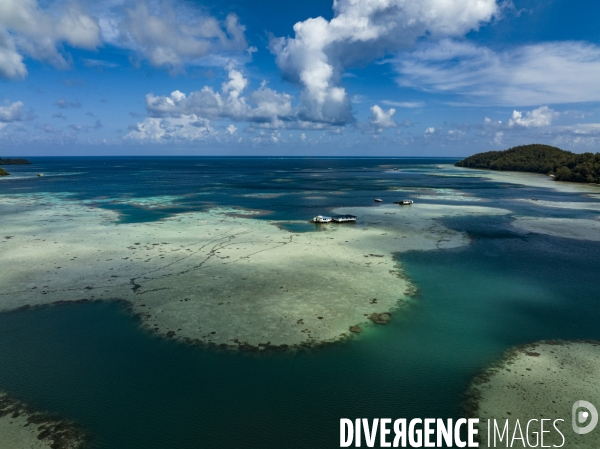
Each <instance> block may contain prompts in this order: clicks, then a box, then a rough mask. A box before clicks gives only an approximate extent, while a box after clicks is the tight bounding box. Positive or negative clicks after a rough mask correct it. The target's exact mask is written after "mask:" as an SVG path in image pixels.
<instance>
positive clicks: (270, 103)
mask: <svg viewBox="0 0 600 449" xmlns="http://www.w3.org/2000/svg"><path fill="white" fill-rule="evenodd" d="M247 86H248V80H247V79H246V78H244V76H243V75H242V73H241V72H239V71H238V70H235V69H231V70H229V80H228V81H226V82H224V83H223V84H222V85H221V91H220V92H215V91H214V90H213V89H212V88H211V87H208V86H205V87H203V88H202V89H201V90H198V91H194V92H192V93H190V94H189V95H186V94H184V93H182V92H180V91H178V90H176V91H174V92H172V93H171V95H169V96H155V95H153V94H148V95H146V109H147V111H148V115H149V116H150V117H155V118H157V117H182V116H184V115H192V114H193V115H197V116H198V117H202V118H207V119H222V118H228V119H231V120H235V121H245V122H251V123H254V124H257V125H259V126H263V127H272V128H280V127H284V126H285V123H284V122H285V121H293V120H295V111H294V110H293V108H292V97H291V96H290V95H288V94H285V93H278V92H276V91H274V90H272V89H270V88H268V87H267V86H266V83H264V82H263V83H262V84H261V87H260V88H259V89H257V90H254V91H252V92H251V93H250V94H249V95H248V96H244V95H243V92H244V91H245V89H246V87H247Z"/></svg>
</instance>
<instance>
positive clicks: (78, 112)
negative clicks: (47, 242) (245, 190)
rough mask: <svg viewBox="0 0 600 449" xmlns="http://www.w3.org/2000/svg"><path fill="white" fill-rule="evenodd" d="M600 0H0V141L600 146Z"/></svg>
mask: <svg viewBox="0 0 600 449" xmlns="http://www.w3.org/2000/svg"><path fill="white" fill-rule="evenodd" d="M599 17H600V2H598V1H597V0H579V1H577V2H568V1H565V0H543V1H542V0H512V1H499V0H337V1H336V2H335V3H332V2H331V1H321V0H318V1H316V0H308V1H302V2H280V1H271V0H269V1H258V0H257V1H252V2H250V1H242V0H234V1H225V0H206V1H180V0H171V1H167V0H157V1H146V2H144V1H135V0H108V1H98V2H88V1H86V0H70V1H44V0H0V156H8V155H115V154H122V155H130V154H140V155H141V154H161V155H170V154H172V155H194V154H197V155H290V156H299V155H317V156H318V155H321V156H329V155H332V156H341V155H349V156H434V155H435V156H465V155H469V154H473V153H476V152H480V151H488V150H493V149H505V148H509V147H511V146H515V145H519V144H525V143H532V142H537V143H547V144H552V145H556V146H559V147H561V148H564V149H568V150H572V151H575V152H584V151H593V152H597V151H599V150H598V148H599V145H598V144H599V143H600V81H599V80H600V33H599V32H598V25H597V24H598V18H599Z"/></svg>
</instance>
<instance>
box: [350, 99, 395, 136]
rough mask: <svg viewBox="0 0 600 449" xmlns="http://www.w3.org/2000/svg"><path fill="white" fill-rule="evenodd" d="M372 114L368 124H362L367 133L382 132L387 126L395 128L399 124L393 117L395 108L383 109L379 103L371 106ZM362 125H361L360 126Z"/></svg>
mask: <svg viewBox="0 0 600 449" xmlns="http://www.w3.org/2000/svg"><path fill="white" fill-rule="evenodd" d="M370 111H371V116H370V117H369V121H368V122H367V123H366V125H362V131H363V132H365V133H367V134H373V133H375V134H380V133H382V132H383V131H384V130H385V129H387V128H393V127H395V126H397V124H396V122H395V121H394V119H393V118H392V117H393V115H394V114H395V113H396V110H395V109H394V108H390V109H388V110H387V111H385V110H383V109H382V108H381V107H380V106H379V105H374V106H372V107H371V108H370ZM359 127H361V126H359Z"/></svg>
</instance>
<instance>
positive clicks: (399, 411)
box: [0, 158, 600, 449]
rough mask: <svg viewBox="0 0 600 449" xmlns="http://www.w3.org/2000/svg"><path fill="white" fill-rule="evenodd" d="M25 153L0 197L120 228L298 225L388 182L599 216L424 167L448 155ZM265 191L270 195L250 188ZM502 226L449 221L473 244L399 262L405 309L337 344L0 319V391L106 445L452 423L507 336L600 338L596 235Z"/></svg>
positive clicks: (101, 307)
mask: <svg viewBox="0 0 600 449" xmlns="http://www.w3.org/2000/svg"><path fill="white" fill-rule="evenodd" d="M32 161H33V162H34V163H35V165H33V166H15V167H8V168H9V171H10V172H11V173H13V174H14V176H15V177H14V178H13V179H10V180H2V181H1V182H0V195H3V194H14V193H40V192H42V193H44V192H47V193H60V194H67V195H68V196H69V197H71V198H73V199H78V200H85V201H90V202H91V204H94V205H96V206H97V207H105V208H110V209H114V210H118V211H119V212H120V213H121V216H120V217H121V218H120V220H121V222H135V221H152V220H160V219H162V218H164V217H166V216H169V215H170V214H173V213H179V212H184V211H190V210H192V211H193V210H206V209H207V208H210V207H213V206H214V205H220V206H232V207H241V208H248V209H260V210H264V211H269V213H268V214H265V215H262V216H260V217H257V218H256V219H272V220H283V219H294V220H296V219H297V220H305V219H306V218H307V217H311V216H313V215H316V214H317V213H323V212H327V210H328V209H329V208H333V207H338V206H364V205H367V206H370V205H373V207H377V205H374V204H373V198H376V197H378V198H382V199H384V200H386V202H389V201H390V200H392V199H397V198H398V192H393V191H391V190H388V188H393V187H403V188H414V187H418V188H424V189H446V188H447V189H457V190H459V191H462V192H466V193H469V194H472V195H474V196H477V197H480V198H485V199H490V200H492V201H493V203H482V204H485V205H492V206H496V207H502V208H506V209H509V210H511V211H513V213H514V214H520V215H529V216H554V217H582V218H591V217H595V216H597V215H598V212H591V211H573V210H568V209H558V208H556V209H555V208H542V207H539V206H535V205H532V204H530V203H525V202H515V201H511V200H513V199H516V198H538V199H547V200H556V201H583V202H586V201H597V200H593V199H591V198H588V197H584V196H582V195H578V194H571V193H560V192H556V191H553V190H549V189H541V188H533V187H525V186H517V185H508V184H503V183H497V182H491V181H486V180H482V179H478V178H459V177H443V176H436V175H437V174H438V172H436V169H435V166H436V165H438V164H441V163H449V162H453V161H452V160H439V159H318V158H317V159H283V158H282V159H268V158H32ZM394 167H397V168H398V169H399V170H398V171H394V170H393V168H394ZM37 172H43V173H45V176H44V178H37V177H35V176H34V174H35V173H37ZM340 192H344V193H343V194H340ZM265 193H267V194H269V193H271V194H284V195H280V196H275V197H270V196H269V197H268V198H261V197H256V196H252V195H254V194H265ZM166 195H167V196H172V197H174V198H171V200H170V202H169V204H168V205H167V206H166V207H161V208H158V209H156V208H148V207H140V206H139V203H136V202H135V201H133V202H132V201H130V200H132V199H133V200H139V199H144V198H150V197H156V196H166ZM402 197H403V198H405V197H411V195H410V194H402ZM415 199H418V197H416V198H415ZM113 201H116V202H113ZM419 201H422V202H430V203H443V201H436V200H425V199H420V200H419ZM454 203H456V202H454ZM136 204H138V205H136ZM458 204H460V203H458ZM465 204H466V203H465ZM469 204H474V203H469ZM511 220H512V218H511V216H508V217H507V216H494V217H491V216H490V217H488V216H479V217H459V218H451V219H445V220H444V224H445V225H446V226H448V227H451V228H453V229H456V230H460V231H462V232H466V233H468V235H469V236H471V238H472V242H471V244H470V245H468V246H465V247H462V248H458V249H452V250H441V251H430V252H419V251H415V252H411V253H408V254H403V255H401V256H400V261H401V262H402V263H403V264H404V266H405V267H406V272H407V274H408V276H409V277H410V278H411V280H412V281H413V282H414V283H415V284H416V285H417V286H418V288H419V294H418V297H417V300H416V301H415V302H414V304H413V305H412V306H411V307H410V308H408V309H407V310H405V311H404V312H403V313H401V314H400V313H398V314H395V315H394V319H393V320H392V321H391V322H390V324H388V325H387V326H377V327H370V328H368V329H367V330H366V331H365V332H363V333H362V334H361V335H360V336H359V337H358V338H356V339H354V340H352V341H350V342H346V343H341V344H336V345H332V346H328V347H325V348H320V349H315V350H312V351H309V352H303V353H299V354H280V353H276V354H260V355H256V354H233V353H227V352H216V351H213V350H207V349H202V348H197V347H189V346H185V345H181V344H178V343H175V342H171V341H165V340H163V339H161V338H158V337H155V336H152V335H149V334H147V333H146V332H145V331H143V330H141V329H140V328H139V327H138V326H137V321H136V319H135V318H134V317H132V316H130V315H129V314H127V313H126V312H125V311H124V310H123V309H122V308H121V306H119V305H118V304H117V303H95V304H75V305H63V306H51V307H43V308H38V309H34V310H28V311H18V312H9V313H3V314H0V390H5V391H8V392H10V393H11V394H13V395H14V396H17V397H19V398H20V399H23V400H24V401H26V402H28V403H29V404H30V405H32V406H33V407H36V408H38V409H41V410H47V411H51V412H54V413H57V414H59V415H61V416H64V417H67V418H69V419H73V420H75V421H76V422H77V423H79V424H81V425H82V426H83V427H85V428H86V429H88V431H89V432H90V433H91V435H92V436H93V438H94V443H95V444H96V445H97V446H98V447H101V448H106V449H121V448H122V449H133V448H140V449H142V448H144V449H146V448H152V449H167V448H168V449H170V448H173V449H175V448H177V449H188V448H189V449H192V448H261V449H262V448H334V447H339V440H338V439H339V419H340V418H351V419H353V418H359V417H360V418H369V417H390V418H392V419H394V418H409V419H410V418H413V417H421V418H425V417H434V418H444V417H448V418H456V417H458V416H460V404H461V400H462V397H463V394H464V391H465V389H466V387H467V385H468V383H469V380H470V379H471V378H472V377H473V376H474V375H475V374H477V373H478V372H479V371H480V370H481V369H483V368H485V367H486V366H487V365H488V364H489V363H491V362H492V361H494V360H495V359H496V358H497V357H499V356H500V355H501V353H502V352H503V351H504V350H505V349H507V348H509V347H510V346H513V345H515V344H519V343H524V342H529V341H534V340H538V339H554V338H564V339H567V338H568V339H571V338H581V339H600V327H599V326H598V325H597V323H598V322H599V318H600V283H599V282H598V274H599V273H600V243H598V242H589V241H578V240H573V239H563V238H557V237H550V236H543V235H535V234H525V233H522V232H517V231H516V230H515V229H514V228H512V227H511V226H510V222H511ZM1 227H2V225H1V217H0V229H1ZM299 230H304V231H307V232H308V231H313V230H315V228H314V227H312V226H305V227H302V229H299Z"/></svg>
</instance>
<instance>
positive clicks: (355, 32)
mask: <svg viewBox="0 0 600 449" xmlns="http://www.w3.org/2000/svg"><path fill="white" fill-rule="evenodd" d="M333 9H334V17H333V19H331V21H327V20H326V19H324V18H323V17H317V18H311V19H307V20H305V21H304V22H298V23H296V24H295V25H294V32H295V36H294V37H293V38H292V37H284V38H278V39H272V40H271V51H272V52H273V53H274V54H275V55H276V62H277V65H278V66H279V68H280V69H281V71H282V73H283V76H284V78H285V79H286V80H287V81H290V82H292V83H295V84H298V85H300V86H301V87H302V93H301V97H300V101H301V105H302V108H301V110H300V112H299V115H300V116H301V118H302V119H303V120H306V121H314V122H324V123H328V124H332V125H343V124H346V123H349V122H352V121H353V116H352V111H351V103H350V100H349V98H348V95H347V93H346V91H345V89H344V88H343V87H341V86H340V81H341V77H342V74H343V72H344V69H345V68H347V67H351V66H354V65H358V64H362V63H367V62H370V61H372V60H374V59H376V58H379V57H382V56H384V55H386V54H389V53H391V52H397V51H399V50H404V49H409V48H411V47H412V46H413V45H414V44H415V42H416V41H417V39H418V38H420V37H423V36H428V37H429V38H430V39H439V38H443V37H448V36H463V35H464V34H465V33H467V32H468V31H470V30H473V29H478V28H479V25H480V24H481V23H483V22H487V21H489V20H490V19H491V18H492V17H493V16H494V15H496V14H497V13H498V10H499V7H498V5H497V4H496V1H495V0H454V1H447V0H362V1H355V0H337V1H335V2H334V4H333Z"/></svg>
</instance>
